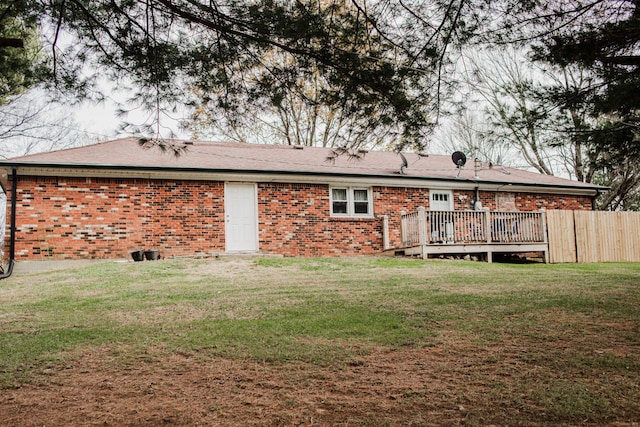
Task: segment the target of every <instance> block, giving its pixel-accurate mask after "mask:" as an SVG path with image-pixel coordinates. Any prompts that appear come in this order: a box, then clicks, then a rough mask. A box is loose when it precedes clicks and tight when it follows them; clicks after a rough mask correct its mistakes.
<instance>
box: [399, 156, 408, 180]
mask: <svg viewBox="0 0 640 427" xmlns="http://www.w3.org/2000/svg"><path fill="white" fill-rule="evenodd" d="M398 154H400V158H401V159H402V164H401V165H400V174H401V175H404V169H405V168H406V167H409V162H407V158H406V157H405V156H404V154H402V153H398Z"/></svg>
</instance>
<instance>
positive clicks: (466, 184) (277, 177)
mask: <svg viewBox="0 0 640 427" xmlns="http://www.w3.org/2000/svg"><path fill="white" fill-rule="evenodd" d="M0 169H2V168H1V167H0ZM7 173H10V170H8V171H7ZM18 175H26V176H58V177H77V178H84V177H86V178H112V179H165V180H176V181H179V180H188V181H222V182H225V181H232V182H277V183H291V182H294V183H300V184H321V185H350V186H362V187H400V188H402V187H407V188H425V189H437V190H468V191H471V190H474V191H475V190H476V189H478V190H479V191H496V192H513V193H545V194H564V195H582V196H595V195H597V194H598V193H599V192H601V191H603V190H604V189H598V188H593V187H586V188H581V187H578V186H576V187H573V186H566V187H565V186H553V185H535V184H533V185H526V184H512V183H504V182H483V181H471V180H465V179H455V178H453V179H429V178H410V177H407V176H403V177H394V176H376V177H374V176H357V175H328V174H327V175H321V174H313V173H308V174H296V173H243V172H230V171H184V170H176V171H172V170H170V169H149V170H145V169H126V168H123V169H119V168H115V167H114V168H110V167H103V168H72V167H68V168H65V167H39V166H35V165H34V166H20V167H19V168H18Z"/></svg>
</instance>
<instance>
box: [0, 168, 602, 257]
mask: <svg viewBox="0 0 640 427" xmlns="http://www.w3.org/2000/svg"><path fill="white" fill-rule="evenodd" d="M372 197H373V209H374V215H375V217H374V218H359V219H352V218H334V217H331V216H330V214H329V213H330V206H329V203H330V200H329V186H328V185H322V184H277V183H260V184H258V221H259V248H260V251H262V252H264V253H277V254H282V255H287V256H338V255H367V254H373V253H377V252H379V251H380V250H382V219H381V217H382V216H383V215H387V216H388V217H389V231H390V242H391V244H392V245H398V244H399V241H400V211H402V210H405V211H407V212H414V211H415V210H417V208H418V207H419V206H424V207H425V208H427V209H428V208H429V191H428V190H426V189H415V188H391V187H373V189H372ZM17 198H18V202H17V204H16V208H17V216H16V221H17V228H18V229H17V235H16V259H18V260H25V259H32V260H39V259H47V258H52V259H82V258H126V257H129V253H130V251H132V250H135V249H159V250H160V252H161V253H162V255H164V256H165V257H173V256H189V255H198V254H212V253H217V252H223V251H224V250H225V237H224V235H225V229H224V227H225V223H224V201H223V198H224V183H222V182H207V181H169V180H144V179H122V180H116V179H99V178H91V179H86V178H41V177H19V183H18V192H17ZM474 199H475V192H474V191H455V192H454V206H455V209H457V210H469V209H471V201H472V200H474ZM480 199H481V201H482V203H483V205H484V207H486V208H489V209H495V204H496V195H495V193H493V192H481V193H480ZM8 200H9V201H10V200H11V196H10V194H9V195H8ZM515 203H516V206H517V209H519V210H537V209H540V208H546V209H591V199H590V198H589V197H586V196H585V197H580V196H570V197H569V196H557V195H540V194H518V195H516V196H515ZM8 212H10V210H8ZM9 220H10V219H9V218H7V221H9ZM8 244H9V239H8V227H7V237H6V238H5V246H6V248H5V254H6V253H7V250H8Z"/></svg>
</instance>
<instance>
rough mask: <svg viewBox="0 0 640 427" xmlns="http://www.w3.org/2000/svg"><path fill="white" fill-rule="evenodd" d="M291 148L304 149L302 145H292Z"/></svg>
mask: <svg viewBox="0 0 640 427" xmlns="http://www.w3.org/2000/svg"><path fill="white" fill-rule="evenodd" d="M293 149H294V150H304V145H294V146H293Z"/></svg>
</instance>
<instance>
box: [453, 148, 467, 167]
mask: <svg viewBox="0 0 640 427" xmlns="http://www.w3.org/2000/svg"><path fill="white" fill-rule="evenodd" d="M451 160H453V163H454V164H455V165H456V166H458V167H459V168H460V167H462V166H464V164H465V163H467V156H465V155H464V153H463V152H462V151H456V152H454V153H453V154H452V155H451Z"/></svg>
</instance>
